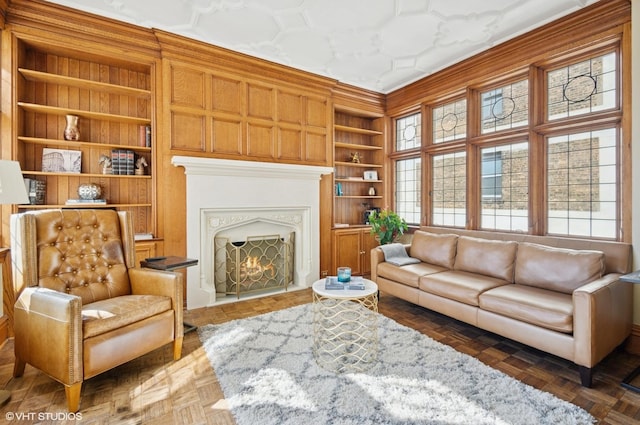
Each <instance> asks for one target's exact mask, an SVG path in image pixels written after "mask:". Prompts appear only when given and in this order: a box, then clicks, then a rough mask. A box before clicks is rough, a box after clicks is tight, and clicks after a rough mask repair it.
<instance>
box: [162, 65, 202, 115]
mask: <svg viewBox="0 0 640 425" xmlns="http://www.w3.org/2000/svg"><path fill="white" fill-rule="evenodd" d="M170 93H171V104H172V105H182V106H188V107H191V108H200V109H204V108H205V95H204V93H205V74H204V72H202V71H196V70H194V69H189V68H186V67H181V66H174V67H172V68H171V91H170Z"/></svg>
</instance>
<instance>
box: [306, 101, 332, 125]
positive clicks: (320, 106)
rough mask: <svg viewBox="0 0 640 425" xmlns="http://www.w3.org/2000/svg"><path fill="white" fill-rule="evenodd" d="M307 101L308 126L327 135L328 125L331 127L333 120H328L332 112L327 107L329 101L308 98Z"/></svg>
mask: <svg viewBox="0 0 640 425" xmlns="http://www.w3.org/2000/svg"><path fill="white" fill-rule="evenodd" d="M306 100H307V104H306V108H305V111H306V116H305V118H306V124H307V125H308V126H309V127H316V129H317V130H319V131H324V132H325V133H326V132H327V128H328V125H329V126H330V124H331V119H329V118H328V116H329V114H330V113H331V112H330V111H329V106H328V105H327V99H320V98H315V97H307V99H306Z"/></svg>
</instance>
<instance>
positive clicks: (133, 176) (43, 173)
mask: <svg viewBox="0 0 640 425" xmlns="http://www.w3.org/2000/svg"><path fill="white" fill-rule="evenodd" d="M22 174H24V175H32V176H56V177H97V178H108V179H110V178H116V179H118V178H120V179H121V178H129V179H150V178H151V176H149V175H143V176H140V175H137V174H97V173H52V172H50V171H31V170H22Z"/></svg>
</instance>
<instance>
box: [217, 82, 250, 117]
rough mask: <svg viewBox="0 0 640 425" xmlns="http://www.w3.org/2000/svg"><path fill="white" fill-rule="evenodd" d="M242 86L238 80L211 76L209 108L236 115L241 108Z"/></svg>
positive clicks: (240, 112)
mask: <svg viewBox="0 0 640 425" xmlns="http://www.w3.org/2000/svg"><path fill="white" fill-rule="evenodd" d="M243 87H244V85H243V84H242V82H241V81H240V80H237V79H231V78H225V77H220V76H217V75H212V76H211V109H212V110H213V111H220V112H229V113H232V114H236V115H238V116H240V115H242V110H243V106H242V105H243V102H242V98H243V91H244V90H243Z"/></svg>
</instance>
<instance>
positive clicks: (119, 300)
mask: <svg viewBox="0 0 640 425" xmlns="http://www.w3.org/2000/svg"><path fill="white" fill-rule="evenodd" d="M171 308H172V307H171V298H169V297H165V296H161V295H123V296H119V297H114V298H108V299H106V300H101V301H96V302H93V303H90V304H87V305H84V306H82V331H83V338H84V339H87V338H91V337H93V336H96V335H100V334H103V333H105V332H109V331H111V330H114V329H118V328H122V327H124V326H127V325H130V324H132V323H136V322H139V321H141V320H143V319H146V318H147V317H152V316H155V315H157V314H160V313H162V312H165V311H167V310H171Z"/></svg>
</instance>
